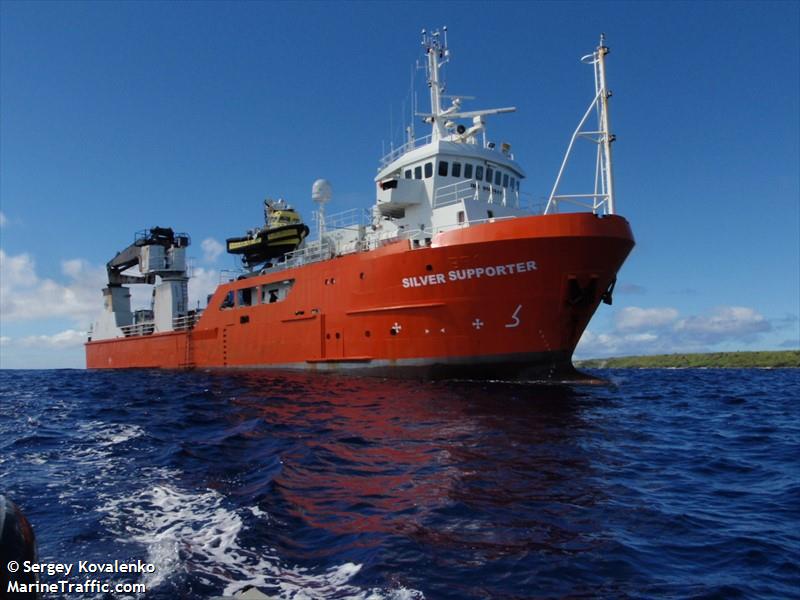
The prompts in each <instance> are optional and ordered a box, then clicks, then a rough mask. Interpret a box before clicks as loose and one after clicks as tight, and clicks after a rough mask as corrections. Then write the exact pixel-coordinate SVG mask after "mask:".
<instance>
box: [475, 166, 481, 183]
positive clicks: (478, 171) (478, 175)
mask: <svg viewBox="0 0 800 600" xmlns="http://www.w3.org/2000/svg"><path fill="white" fill-rule="evenodd" d="M475 179H477V180H478V181H483V165H478V166H477V167H475Z"/></svg>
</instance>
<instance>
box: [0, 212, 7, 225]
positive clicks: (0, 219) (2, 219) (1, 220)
mask: <svg viewBox="0 0 800 600" xmlns="http://www.w3.org/2000/svg"><path fill="white" fill-rule="evenodd" d="M7 223H8V219H7V218H6V215H5V213H3V211H2V210H0V227H5V226H6V224H7Z"/></svg>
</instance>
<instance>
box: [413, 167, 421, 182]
mask: <svg viewBox="0 0 800 600" xmlns="http://www.w3.org/2000/svg"><path fill="white" fill-rule="evenodd" d="M414 179H422V167H414Z"/></svg>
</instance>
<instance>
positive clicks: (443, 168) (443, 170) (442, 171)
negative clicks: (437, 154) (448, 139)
mask: <svg viewBox="0 0 800 600" xmlns="http://www.w3.org/2000/svg"><path fill="white" fill-rule="evenodd" d="M439 175H441V176H442V177H447V161H446V160H440V161H439Z"/></svg>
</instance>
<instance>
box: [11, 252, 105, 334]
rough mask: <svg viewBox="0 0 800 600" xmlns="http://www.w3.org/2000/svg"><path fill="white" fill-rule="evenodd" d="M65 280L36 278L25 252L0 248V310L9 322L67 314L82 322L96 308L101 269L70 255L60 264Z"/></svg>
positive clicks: (87, 320)
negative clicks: (14, 253)
mask: <svg viewBox="0 0 800 600" xmlns="http://www.w3.org/2000/svg"><path fill="white" fill-rule="evenodd" d="M61 270H62V272H63V273H64V275H66V276H67V278H68V281H67V283H65V284H62V283H58V282H56V281H53V280H52V279H40V278H39V276H38V275H37V274H36V264H35V262H34V260H33V259H32V258H31V256H30V255H29V254H27V253H23V254H18V255H16V256H10V255H8V254H6V253H5V252H4V251H3V250H2V249H0V313H1V314H2V315H3V320H4V321H6V322H8V323H11V322H18V321H30V320H35V319H48V318H58V317H60V318H68V319H72V320H74V321H75V322H76V323H80V324H81V325H85V324H86V323H87V322H89V321H90V320H91V319H92V318H93V317H94V316H95V315H96V314H97V312H98V310H100V306H101V296H100V288H102V287H103V285H104V283H105V279H104V278H105V269H103V268H102V267H91V266H90V265H89V264H88V263H87V262H86V261H84V260H80V259H72V260H67V261H64V262H63V263H62V264H61Z"/></svg>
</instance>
